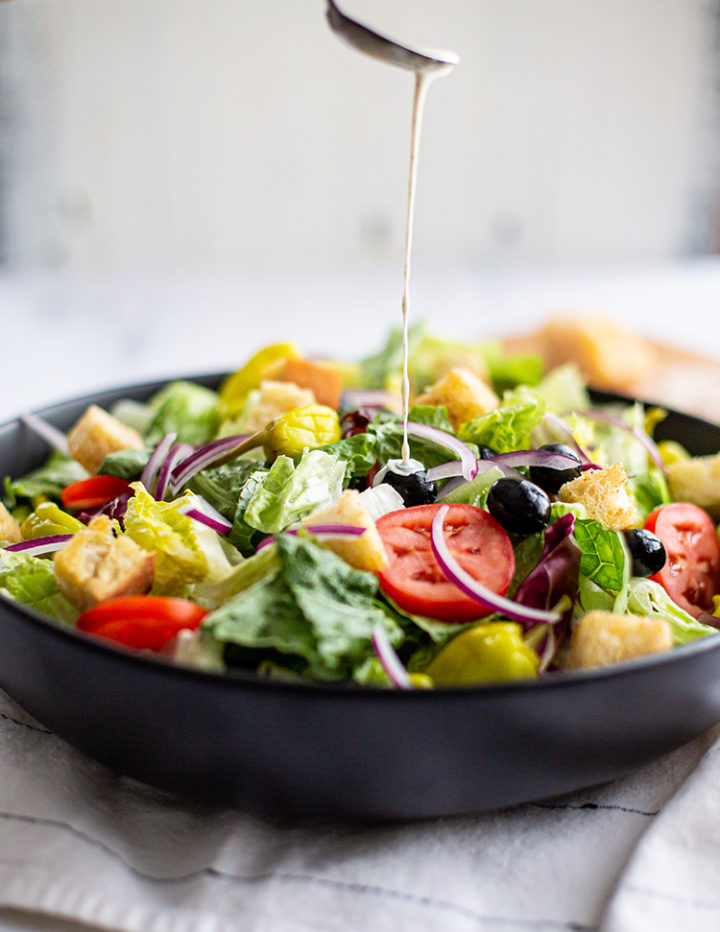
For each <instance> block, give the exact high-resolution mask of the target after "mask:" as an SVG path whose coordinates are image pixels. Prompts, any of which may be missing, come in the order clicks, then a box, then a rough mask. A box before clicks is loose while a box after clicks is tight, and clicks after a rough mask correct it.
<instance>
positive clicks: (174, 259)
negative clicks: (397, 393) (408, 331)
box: [0, 0, 720, 399]
mask: <svg viewBox="0 0 720 932" xmlns="http://www.w3.org/2000/svg"><path fill="white" fill-rule="evenodd" d="M341 6H343V9H344V10H345V11H346V12H347V13H349V14H350V15H353V16H356V17H357V18H358V19H361V20H362V21H364V22H367V23H368V24H371V25H373V26H374V27H375V28H377V29H379V30H381V31H384V32H386V33H388V34H390V35H393V36H397V37H399V38H401V39H403V40H405V41H407V42H410V43H416V44H418V45H421V46H430V47H432V46H435V47H441V48H442V47H446V48H451V49H454V50H455V51H457V52H458V53H459V55H460V57H461V64H460V66H459V67H458V68H457V69H455V71H454V72H453V73H452V74H451V75H450V76H449V77H447V78H445V79H443V80H441V81H438V82H437V83H436V84H435V85H434V86H433V87H432V88H431V92H430V94H429V98H428V105H427V112H426V119H425V126H424V135H423V139H422V147H421V157H420V171H419V188H418V201H417V213H416V238H415V258H414V271H415V276H416V277H415V279H414V285H413V294H414V300H415V305H414V306H415V307H416V309H417V313H418V314H420V315H422V316H425V317H428V318H441V319H442V325H443V326H448V327H451V328H453V329H455V330H457V331H463V330H464V331H466V332H467V331H468V330H470V329H471V330H472V331H473V333H477V332H479V331H480V330H483V331H487V332H499V331H500V330H502V329H503V328H507V327H508V326H511V327H512V326H525V325H526V324H527V323H528V322H530V321H533V320H536V319H537V318H538V316H539V315H541V314H543V313H544V312H545V311H546V310H547V309H548V308H550V307H551V306H554V305H557V304H562V305H578V306H581V307H585V306H590V307H592V308H593V309H595V310H597V309H600V310H607V311H608V313H611V314H614V315H616V316H619V317H620V318H622V319H627V320H630V322H631V323H633V324H636V325H637V326H639V327H640V328H645V329H647V328H649V327H655V328H656V327H657V324H658V320H662V321H665V323H666V328H665V333H666V335H667V336H668V338H672V339H673V340H679V341H681V342H682V341H683V340H684V341H685V342H686V343H688V344H693V342H695V343H696V344H704V343H705V337H704V336H703V335H702V334H701V333H699V332H695V331H697V328H695V331H693V328H689V327H688V317H687V313H688V310H687V308H688V305H689V304H692V306H693V307H694V308H695V309H696V313H697V314H698V315H699V316H698V318H697V319H698V321H699V322H700V323H701V324H702V326H703V327H706V326H707V321H712V319H713V318H714V309H715V307H716V302H717V301H718V300H720V288H718V289H715V285H714V283H715V271H716V266H715V260H714V258H713V257H714V255H715V253H716V251H717V249H718V245H719V244H720V219H719V205H720V111H719V107H718V104H719V103H720V100H719V97H720V2H718V0H503V2H497V0H443V2H442V3H439V2H437V0H346V2H345V3H344V4H341ZM411 102H412V77H411V76H410V75H408V74H406V73H403V72H400V71H396V70H394V69H391V68H388V67H387V66H383V65H381V64H379V63H376V62H374V61H371V60H369V59H366V58H364V57H362V56H360V55H358V54H357V53H355V52H353V51H351V50H349V49H348V48H346V47H345V46H343V45H341V44H340V43H339V42H338V40H337V39H336V38H335V37H334V36H333V35H332V34H331V32H330V31H329V29H328V27H327V24H326V22H325V2H324V0H263V2H258V0H254V2H251V0H205V2H203V3H198V2H197V0H0V270H1V271H0V314H2V316H3V318H4V321H3V322H4V325H5V328H6V335H7V334H8V333H9V334H10V336H14V337H16V339H17V340H19V341H22V340H25V339H26V338H27V335H26V334H27V333H31V332H33V329H34V330H37V328H38V327H40V328H41V329H42V332H43V341H42V342H43V346H45V347H47V346H48V345H49V344H50V343H52V341H53V340H55V339H58V340H59V339H62V340H64V346H66V347H67V346H72V345H77V347H78V351H80V349H82V357H83V365H82V366H81V367H80V368H81V370H82V372H83V373H84V374H85V382H84V383H83V387H84V386H85V385H86V384H87V385H88V386H92V385H95V384H99V383H105V382H108V381H112V380H113V379H112V378H111V376H112V375H113V374H114V373H113V372H108V359H107V353H108V352H111V353H112V354H113V359H114V360H118V359H120V360H122V361H123V373H124V374H127V375H128V376H131V377H135V376H137V375H144V374H145V373H149V372H150V371H151V370H152V371H153V372H154V371H158V372H161V371H162V372H164V371H166V370H170V369H175V370H176V371H178V370H182V369H183V368H184V367H190V368H191V369H193V370H197V369H199V368H203V367H208V366H211V365H216V364H217V365H219V366H224V365H233V364H234V363H235V362H238V361H241V360H242V357H243V355H244V347H245V346H246V345H247V346H248V348H249V349H252V348H254V347H255V346H256V345H258V344H259V343H260V342H262V341H263V340H264V339H266V338H269V339H271V338H275V337H276V336H283V337H287V336H290V337H293V338H300V337H301V336H302V334H301V331H303V332H304V333H306V334H310V337H309V338H308V339H309V341H310V343H311V344H312V345H311V346H309V347H308V346H307V343H308V340H307V339H306V341H305V345H306V348H308V349H314V348H316V344H317V343H318V342H325V344H326V345H331V344H332V345H331V349H333V350H334V351H335V350H337V348H338V346H340V345H341V344H346V343H347V333H348V323H349V322H354V323H357V322H358V321H360V320H363V321H367V322H368V324H369V326H367V327H358V328H356V329H357V331H358V332H357V334H356V335H354V336H353V347H352V348H351V350H350V353H349V354H350V355H352V353H353V352H354V351H355V349H356V348H358V347H359V349H360V350H364V349H365V348H368V349H371V348H373V347H374V346H376V345H377V344H378V343H379V342H381V341H382V338H383V336H384V333H385V331H386V329H387V326H388V325H389V323H391V322H395V320H396V318H399V300H400V292H401V282H400V278H401V272H402V245H403V236H404V223H405V209H406V202H405V198H406V190H407V170H408V164H407V163H408V151H409V131H410V115H411ZM651 279H652V280H651ZM698 283H699V284H698ZM708 283H711V284H712V287H711V286H710V285H709V284H708ZM688 289H690V290H689V291H688ZM708 289H710V290H708ZM713 289H714V290H713ZM199 317H202V321H203V326H202V327H200V328H198V327H197V321H198V319H199ZM101 321H102V323H100V322H101ZM187 328H190V329H191V330H192V328H194V331H193V336H192V339H190V340H188V329H187ZM288 330H290V331H291V332H288ZM319 333H321V334H322V336H318V334H319ZM109 334H111V335H112V336H113V340H112V341H109V340H108V336H109ZM160 335H161V336H162V343H161V342H160ZM93 340H96V341H97V342H93ZM100 346H102V347H103V351H104V353H105V357H104V358H103V359H102V360H101V359H98V358H97V350H98V347H100ZM718 349H719V350H720V347H719V348H718ZM35 351H36V353H38V354H41V358H42V360H43V364H42V366H39V367H38V368H39V369H40V371H41V372H42V373H43V374H44V375H43V378H44V379H45V381H44V382H42V383H41V385H40V386H38V385H37V384H34V385H33V386H32V392H31V397H35V396H37V397H38V399H39V398H41V397H45V396H46V395H47V396H49V395H50V394H51V390H52V389H54V388H56V387H59V388H64V387H65V386H66V384H68V380H67V375H68V373H66V372H65V371H64V370H63V368H62V367H61V366H59V365H58V364H57V363H56V361H55V358H54V356H53V352H52V350H51V349H47V348H45V349H40V348H36V350H35ZM42 354H44V355H42ZM112 365H113V364H111V368H112ZM115 381H117V379H115ZM33 392H34V394H32V393H33Z"/></svg>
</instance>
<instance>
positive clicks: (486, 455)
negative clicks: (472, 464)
mask: <svg viewBox="0 0 720 932" xmlns="http://www.w3.org/2000/svg"><path fill="white" fill-rule="evenodd" d="M493 456H497V451H496V450H493V448H492V447H480V448H479V449H478V459H479V460H491V459H492V458H493Z"/></svg>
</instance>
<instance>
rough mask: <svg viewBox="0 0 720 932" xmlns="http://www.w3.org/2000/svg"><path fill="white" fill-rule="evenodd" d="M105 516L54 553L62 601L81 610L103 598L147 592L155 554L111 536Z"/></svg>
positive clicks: (128, 541)
mask: <svg viewBox="0 0 720 932" xmlns="http://www.w3.org/2000/svg"><path fill="white" fill-rule="evenodd" d="M112 527H113V522H112V521H111V520H110V518H108V517H107V516H106V515H99V516H98V517H97V518H93V520H92V521H91V522H90V524H89V525H88V526H87V527H86V528H83V530H82V531H77V532H76V533H75V534H74V535H73V537H72V539H71V540H70V542H69V543H68V545H67V546H66V547H64V548H63V549H62V550H59V551H58V552H57V553H56V554H55V576H56V578H57V583H58V588H59V589H60V591H61V592H62V594H63V595H64V596H65V598H66V599H67V600H68V601H69V602H72V604H73V605H74V606H75V607H76V608H79V609H80V610H81V611H84V610H85V609H88V608H92V606H93V605H97V603H98V602H103V601H104V600H105V599H114V598H118V597H119V596H125V595H139V594H142V593H145V592H147V591H148V590H149V589H150V586H151V585H152V581H153V572H154V570H155V560H156V559H157V554H155V553H150V552H148V551H147V550H144V549H143V548H142V547H140V546H139V545H138V544H136V543H135V541H133V540H131V539H130V538H129V537H127V536H126V535H124V534H120V535H119V536H118V537H115V536H114V535H113V531H112Z"/></svg>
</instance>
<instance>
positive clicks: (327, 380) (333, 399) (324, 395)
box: [273, 359, 343, 409]
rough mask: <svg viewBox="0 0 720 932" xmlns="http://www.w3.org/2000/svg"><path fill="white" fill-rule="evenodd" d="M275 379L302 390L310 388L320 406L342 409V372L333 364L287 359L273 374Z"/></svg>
mask: <svg viewBox="0 0 720 932" xmlns="http://www.w3.org/2000/svg"><path fill="white" fill-rule="evenodd" d="M273 379H277V381H279V382H294V383H295V385H299V386H300V388H309V389H310V390H311V391H312V393H313V394H314V395H315V401H316V402H317V403H318V404H319V405H327V406H328V408H335V409H337V408H339V407H340V395H341V394H342V387H343V377H342V372H341V371H340V369H339V368H338V367H337V366H333V365H332V364H331V363H319V362H312V361H311V360H309V359H285V360H284V361H283V363H282V365H281V366H280V367H279V369H278V371H277V372H275V373H274V374H273ZM310 403H311V404H312V402H310Z"/></svg>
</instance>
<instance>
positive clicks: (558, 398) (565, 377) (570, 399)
mask: <svg viewBox="0 0 720 932" xmlns="http://www.w3.org/2000/svg"><path fill="white" fill-rule="evenodd" d="M533 391H534V393H535V394H536V395H537V397H538V398H542V400H543V401H544V402H545V403H546V404H547V409H548V411H552V412H554V413H555V414H563V413H564V412H565V411H583V410H585V409H586V408H589V407H590V395H589V394H588V391H587V388H586V386H585V382H584V380H583V377H582V375H581V374H580V370H579V369H578V367H577V366H576V365H575V364H574V363H567V364H566V365H564V366H558V367H557V368H555V369H552V370H551V371H550V372H548V374H547V375H546V376H545V378H544V379H542V381H541V382H540V383H539V384H538V385H536V386H535V388H534V389H533Z"/></svg>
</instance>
